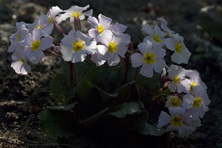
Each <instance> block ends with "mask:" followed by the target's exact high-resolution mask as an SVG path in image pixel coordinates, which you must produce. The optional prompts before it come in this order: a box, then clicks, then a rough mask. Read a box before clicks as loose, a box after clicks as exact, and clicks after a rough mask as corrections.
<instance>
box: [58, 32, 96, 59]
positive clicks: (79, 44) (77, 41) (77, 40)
mask: <svg viewBox="0 0 222 148" xmlns="http://www.w3.org/2000/svg"><path fill="white" fill-rule="evenodd" d="M60 47H61V49H60V51H61V53H62V57H63V59H64V60H65V61H71V62H72V63H77V62H83V61H84V60H85V58H86V55H87V54H94V53H95V49H96V42H95V41H91V37H89V36H86V35H85V34H83V33H82V32H80V31H74V30H72V31H70V32H69V34H68V35H66V36H65V37H64V38H63V39H62V42H61V44H60Z"/></svg>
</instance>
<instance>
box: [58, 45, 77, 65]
mask: <svg viewBox="0 0 222 148" xmlns="http://www.w3.org/2000/svg"><path fill="white" fill-rule="evenodd" d="M60 47H61V49H60V51H61V53H62V58H63V59H64V60H65V61H70V60H71V56H72V54H73V53H74V51H73V50H72V46H67V45H64V44H61V46H60Z"/></svg>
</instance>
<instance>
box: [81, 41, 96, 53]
mask: <svg viewBox="0 0 222 148" xmlns="http://www.w3.org/2000/svg"><path fill="white" fill-rule="evenodd" d="M82 51H84V52H85V53H87V54H94V53H95V52H96V42H95V41H92V42H91V41H89V42H86V43H85V45H84V48H83V49H82Z"/></svg>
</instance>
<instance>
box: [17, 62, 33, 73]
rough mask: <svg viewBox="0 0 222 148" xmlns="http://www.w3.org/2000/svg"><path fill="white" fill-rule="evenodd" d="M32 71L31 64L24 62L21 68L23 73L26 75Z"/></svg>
mask: <svg viewBox="0 0 222 148" xmlns="http://www.w3.org/2000/svg"><path fill="white" fill-rule="evenodd" d="M30 71H31V67H30V66H29V64H27V63H23V64H22V66H21V69H20V72H21V74H24V75H26V74H28V72H30Z"/></svg>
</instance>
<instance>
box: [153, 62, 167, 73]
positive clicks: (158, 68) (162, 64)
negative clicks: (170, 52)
mask: <svg viewBox="0 0 222 148" xmlns="http://www.w3.org/2000/svg"><path fill="white" fill-rule="evenodd" d="M165 66H166V63H165V61H164V60H163V59H158V61H156V63H154V64H153V68H154V70H155V71H156V72H157V73H161V71H162V69H163V68H164V67H165Z"/></svg>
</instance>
